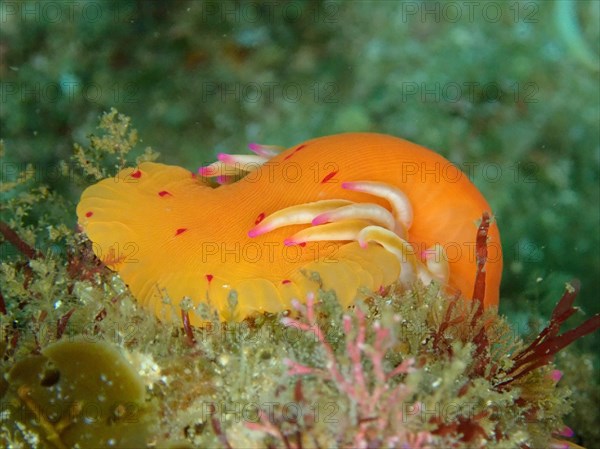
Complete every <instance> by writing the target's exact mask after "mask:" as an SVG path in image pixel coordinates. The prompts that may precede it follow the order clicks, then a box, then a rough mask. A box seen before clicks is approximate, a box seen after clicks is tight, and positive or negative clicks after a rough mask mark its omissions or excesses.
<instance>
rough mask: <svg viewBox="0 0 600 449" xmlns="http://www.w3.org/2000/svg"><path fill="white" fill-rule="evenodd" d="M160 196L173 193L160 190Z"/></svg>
mask: <svg viewBox="0 0 600 449" xmlns="http://www.w3.org/2000/svg"><path fill="white" fill-rule="evenodd" d="M158 196H160V197H163V196H173V195H171V193H169V192H167V191H166V190H161V191H160V192H158Z"/></svg>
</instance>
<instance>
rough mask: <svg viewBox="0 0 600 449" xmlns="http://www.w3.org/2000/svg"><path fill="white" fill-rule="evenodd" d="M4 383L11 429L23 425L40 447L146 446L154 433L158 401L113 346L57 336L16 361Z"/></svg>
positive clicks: (30, 437) (4, 400)
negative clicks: (149, 398)
mask: <svg viewBox="0 0 600 449" xmlns="http://www.w3.org/2000/svg"><path fill="white" fill-rule="evenodd" d="M5 381H6V382H7V391H5V394H4V395H3V399H2V401H3V404H5V406H6V409H5V413H7V414H8V420H9V421H10V422H12V425H13V429H14V430H13V432H14V433H17V432H16V429H20V430H21V431H22V429H27V433H25V432H23V438H24V439H25V440H27V441H28V442H31V441H33V440H34V439H36V440H37V441H38V442H39V446H38V447H56V448H58V449H63V448H69V447H79V448H82V449H84V448H97V447H114V448H128V447H144V446H146V445H147V444H148V442H149V440H150V438H151V436H152V435H153V434H154V432H155V426H156V405H155V404H154V403H152V402H149V401H147V400H146V391H145V387H144V384H143V382H142V381H141V378H140V376H139V375H138V374H137V373H136V371H135V369H134V368H133V366H131V364H130V363H129V362H128V361H127V360H126V359H125V358H124V357H123V355H122V354H121V352H120V351H119V349H118V348H117V347H116V346H114V345H109V344H107V343H103V342H93V341H86V340H84V339H81V338H80V339H75V340H60V341H58V342H56V343H53V344H51V345H49V346H47V347H45V348H44V349H43V350H42V351H41V354H40V355H31V356H27V357H25V358H23V359H21V360H19V361H18V362H17V363H16V364H15V365H14V366H13V367H12V368H11V369H10V371H8V373H7V374H6V376H5ZM9 432H10V431H9ZM25 435H27V436H25Z"/></svg>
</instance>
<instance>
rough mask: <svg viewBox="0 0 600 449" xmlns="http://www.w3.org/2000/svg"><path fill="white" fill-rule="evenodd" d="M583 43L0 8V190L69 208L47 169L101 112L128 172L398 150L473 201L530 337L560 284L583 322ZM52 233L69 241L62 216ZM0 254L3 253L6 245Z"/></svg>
mask: <svg viewBox="0 0 600 449" xmlns="http://www.w3.org/2000/svg"><path fill="white" fill-rule="evenodd" d="M599 24H600V2H597V1H573V2H567V1H507V2H504V1H502V2H501V1H478V2H466V1H464V2H463V1H449V2H436V1H377V0H376V1H339V2H335V1H332V2H329V1H283V0H279V1H273V2H271V1H265V2H244V1H241V2H237V1H225V2H214V1H106V2H103V1H79V2H21V1H3V2H2V3H1V4H0V25H1V27H0V39H1V40H0V58H1V59H0V77H1V97H0V108H1V110H0V122H1V133H0V137H1V138H2V140H3V153H2V162H1V168H2V171H1V174H0V175H1V180H2V182H3V183H4V184H8V183H12V182H14V181H16V180H18V179H21V180H22V179H23V178H28V177H29V178H30V179H28V180H27V181H28V183H29V184H27V186H26V187H25V189H29V190H31V191H32V192H35V191H36V188H39V186H42V185H45V186H48V189H49V190H50V191H52V192H57V193H58V194H59V195H60V196H61V197H63V198H65V204H72V205H74V204H76V202H77V200H78V198H79V195H80V194H81V191H82V190H83V188H84V187H85V186H82V185H81V184H80V183H76V182H73V177H72V176H71V174H72V173H71V171H70V170H67V172H66V173H65V171H64V170H62V169H60V170H59V169H58V167H59V161H68V160H69V159H70V158H71V156H72V155H73V146H74V144H80V145H83V146H85V145H87V142H88V137H89V136H90V135H91V134H93V133H97V125H98V121H99V117H100V116H101V114H102V113H104V112H107V111H109V110H110V109H111V108H116V109H117V110H118V111H119V112H120V113H122V114H124V115H126V116H128V117H129V118H130V119H131V124H132V126H133V127H134V128H136V129H137V132H138V136H139V144H138V145H137V147H136V149H135V150H134V153H135V154H142V153H143V152H144V148H145V147H146V146H150V147H152V149H153V150H154V151H157V152H159V153H160V155H161V156H160V161H161V162H164V163H168V164H175V165H180V166H184V167H186V168H188V169H190V170H192V171H193V170H195V169H197V168H198V167H200V166H202V165H206V164H208V163H210V162H211V161H213V160H215V158H216V155H217V153H219V152H232V153H240V152H245V149H246V146H247V144H248V143H249V142H260V143H264V144H276V145H283V146H286V147H289V146H292V145H294V144H296V143H299V142H302V141H304V140H306V139H309V138H313V137H316V136H321V135H327V134H334V133H339V132H346V131H372V132H380V133H387V134H392V135H396V136H400V137H403V138H406V139H408V140H411V141H414V142H416V143H419V144H421V145H423V146H426V147H428V148H431V149H434V150H436V151H438V152H440V153H441V154H442V155H444V156H445V157H446V158H448V159H449V160H450V161H452V162H453V163H455V164H456V165H457V166H459V167H461V168H462V169H463V170H464V171H465V172H466V173H467V174H468V176H469V177H470V178H471V179H472V180H473V181H474V182H475V184H476V185H477V186H478V187H479V189H480V190H481V191H482V192H483V194H484V196H485V197H486V198H487V199H488V201H489V203H490V204H491V206H492V209H493V211H494V213H495V216H496V220H497V222H498V226H499V228H500V231H501V235H502V244H503V249H504V257H505V261H504V266H505V269H504V274H503V281H502V287H501V299H500V313H501V314H504V315H506V316H507V318H508V321H509V322H510V323H511V325H512V327H513V329H515V330H516V332H517V333H518V334H519V335H522V336H531V335H535V334H536V333H537V332H538V331H539V330H540V329H541V328H542V327H543V325H544V323H545V322H546V319H547V317H549V316H550V313H551V312H552V309H553V307H554V306H555V304H556V302H557V300H558V299H559V298H560V295H561V293H562V291H563V289H564V285H565V283H566V282H567V281H569V280H571V279H573V278H577V279H579V280H580V281H581V285H582V286H581V293H580V295H579V297H578V300H577V303H576V305H578V306H579V307H580V308H581V311H580V312H579V313H578V314H577V315H576V317H575V318H574V319H573V322H574V323H575V324H577V323H581V322H583V321H584V320H585V319H586V318H588V317H590V316H592V315H593V314H595V313H598V312H600V300H599V297H598V294H599V292H600V126H599V123H600V88H599V86H600V25H599ZM32 167H33V168H32ZM6 195H8V196H6V197H5V198H3V205H2V210H1V214H2V221H4V222H11V221H13V220H15V219H16V218H15V216H17V217H19V219H23V220H24V222H25V223H29V224H30V225H32V226H33V227H35V223H36V222H37V220H38V219H39V217H40V216H41V215H42V214H43V213H47V211H46V210H43V209H42V208H40V209H36V208H33V209H32V210H31V211H30V213H28V214H26V216H19V212H18V211H15V210H10V209H8V208H7V207H5V200H6V201H8V200H9V199H10V198H11V196H10V195H15V193H8V194H6ZM69 202H70V203H69ZM6 204H8V203H6ZM47 206H48V205H47ZM51 214H52V216H53V217H56V219H57V220H60V221H61V222H62V223H64V224H65V226H66V227H67V228H68V229H74V228H75V225H76V216H75V210H74V206H73V208H69V207H55V208H54V209H52V210H51ZM26 237H28V238H29V239H30V240H31V239H33V242H35V244H36V246H35V247H36V249H37V250H39V251H41V252H43V253H46V252H53V251H54V252H57V253H60V252H61V251H64V249H61V248H60V245H56V244H54V246H51V247H44V246H43V243H39V244H38V242H37V241H36V238H35V236H33V235H31V236H26ZM0 252H1V255H2V260H3V261H8V260H10V259H11V258H16V257H18V253H19V251H18V249H17V248H15V247H14V245H12V244H10V242H8V241H7V239H3V240H2V241H0ZM2 288H4V287H2ZM4 296H5V299H6V300H7V301H8V299H9V295H7V294H6V292H4ZM3 319H4V318H3ZM599 344H600V335H598V333H596V334H594V335H591V336H588V337H586V338H585V339H582V340H580V341H578V342H577V343H576V344H575V345H574V346H575V347H576V352H577V353H586V354H590V356H589V358H587V359H586V360H587V361H588V362H589V363H592V364H593V365H594V369H595V371H590V372H593V373H595V374H596V375H597V374H598V358H597V356H598V352H599V351H598V345H599ZM573 351H575V350H573ZM589 382H590V383H591V384H594V383H597V382H598V379H597V376H596V378H595V379H589ZM595 391H596V394H597V391H598V390H597V389H596V390H595ZM578 413H580V414H581V415H582V416H583V415H585V414H586V413H587V412H586V410H585V408H580V409H579V410H578ZM591 427H592V426H590V428H591ZM575 431H578V429H575ZM586 432H588V434H587V442H586V443H587V444H588V445H589V447H590V448H591V447H594V444H596V445H598V444H600V436H599V434H598V429H596V430H595V434H593V432H594V431H593V430H591V429H587V430H586Z"/></svg>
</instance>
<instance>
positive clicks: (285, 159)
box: [283, 145, 306, 161]
mask: <svg viewBox="0 0 600 449" xmlns="http://www.w3.org/2000/svg"><path fill="white" fill-rule="evenodd" d="M305 146H306V145H300V146H299V147H298V148H296V149H295V150H294V151H292V152H291V153H290V154H288V155H287V156H286V157H284V158H283V160H284V161H287V160H288V159H289V158H291V157H292V156H293V155H294V154H296V153H297V152H298V151H300V150H301V149H302V148H304V147H305Z"/></svg>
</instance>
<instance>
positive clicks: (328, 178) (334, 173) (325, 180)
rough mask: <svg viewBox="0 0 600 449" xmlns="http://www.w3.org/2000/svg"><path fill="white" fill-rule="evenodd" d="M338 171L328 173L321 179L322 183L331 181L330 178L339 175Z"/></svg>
mask: <svg viewBox="0 0 600 449" xmlns="http://www.w3.org/2000/svg"><path fill="white" fill-rule="evenodd" d="M337 174H338V172H337V171H332V172H331V173H328V174H327V175H325V177H324V178H323V179H322V180H321V184H325V183H326V182H329V180H330V179H331V178H333V177H334V176H335V175H337Z"/></svg>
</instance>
